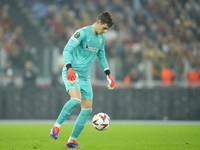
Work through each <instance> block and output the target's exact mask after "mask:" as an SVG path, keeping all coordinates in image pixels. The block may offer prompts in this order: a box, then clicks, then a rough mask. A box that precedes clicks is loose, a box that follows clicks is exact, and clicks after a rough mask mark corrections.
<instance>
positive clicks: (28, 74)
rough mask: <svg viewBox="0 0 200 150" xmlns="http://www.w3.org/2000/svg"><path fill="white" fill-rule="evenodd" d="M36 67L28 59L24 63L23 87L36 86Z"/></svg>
mask: <svg viewBox="0 0 200 150" xmlns="http://www.w3.org/2000/svg"><path fill="white" fill-rule="evenodd" d="M37 74H38V71H37V68H36V67H35V66H34V64H33V62H32V61H30V60H28V61H26V62H25V64H24V70H23V86H24V87H34V86H36V79H37Z"/></svg>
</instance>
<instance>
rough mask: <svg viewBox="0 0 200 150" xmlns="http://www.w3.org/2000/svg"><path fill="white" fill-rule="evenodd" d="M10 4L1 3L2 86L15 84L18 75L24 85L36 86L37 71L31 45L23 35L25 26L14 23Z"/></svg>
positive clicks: (0, 59) (0, 82)
mask: <svg viewBox="0 0 200 150" xmlns="http://www.w3.org/2000/svg"><path fill="white" fill-rule="evenodd" d="M10 15H11V14H10V6H9V5H8V4H5V5H1V4H0V86H13V85H15V83H14V81H15V79H16V78H17V77H21V78H22V79H23V86H35V80H36V77H37V71H36V70H35V67H34V63H33V55H32V53H31V52H30V47H29V45H28V44H27V43H26V41H25V40H24V37H23V27H22V26H17V25H14V24H13V22H12V20H11V18H10Z"/></svg>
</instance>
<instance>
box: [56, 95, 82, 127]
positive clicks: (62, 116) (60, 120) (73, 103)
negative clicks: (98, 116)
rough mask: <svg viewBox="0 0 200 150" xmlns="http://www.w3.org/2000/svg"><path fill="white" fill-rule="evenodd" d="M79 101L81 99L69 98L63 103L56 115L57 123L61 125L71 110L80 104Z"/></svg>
mask: <svg viewBox="0 0 200 150" xmlns="http://www.w3.org/2000/svg"><path fill="white" fill-rule="evenodd" d="M80 102H81V100H79V99H75V98H71V99H70V100H69V101H68V102H67V103H65V105H64V106H63V108H62V110H61V112H60V114H59V116H58V119H57V123H58V124H60V125H61V124H62V123H63V122H64V121H65V120H66V119H67V118H68V116H69V115H70V114H71V112H72V110H73V109H74V108H75V107H76V106H78V105H79V104H80Z"/></svg>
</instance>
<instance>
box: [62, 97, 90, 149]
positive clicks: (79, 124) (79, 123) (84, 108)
mask: <svg viewBox="0 0 200 150" xmlns="http://www.w3.org/2000/svg"><path fill="white" fill-rule="evenodd" d="M92 102H93V101H92V99H82V100H81V112H80V114H79V116H78V118H77V119H76V122H75V124H74V128H73V131H72V133H71V136H70V138H69V140H68V142H67V144H66V147H71V144H72V143H73V142H74V141H76V139H77V137H78V136H79V135H80V133H81V132H82V130H83V128H84V127H85V124H86V122H87V120H88V118H89V116H90V113H91V112H92Z"/></svg>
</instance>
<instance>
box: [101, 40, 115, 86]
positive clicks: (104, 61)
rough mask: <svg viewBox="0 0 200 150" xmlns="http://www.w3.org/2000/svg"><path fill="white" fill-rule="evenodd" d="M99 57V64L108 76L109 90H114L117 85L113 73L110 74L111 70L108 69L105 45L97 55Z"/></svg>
mask: <svg viewBox="0 0 200 150" xmlns="http://www.w3.org/2000/svg"><path fill="white" fill-rule="evenodd" d="M97 57H98V59H99V63H100V65H101V67H102V69H103V70H104V73H105V74H106V76H107V81H108V89H109V90H112V89H113V88H114V85H115V80H114V79H113V77H112V75H111V73H110V69H109V67H108V62H107V59H106V56H105V51H104V44H103V48H102V49H100V50H99V52H98V53H97Z"/></svg>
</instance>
